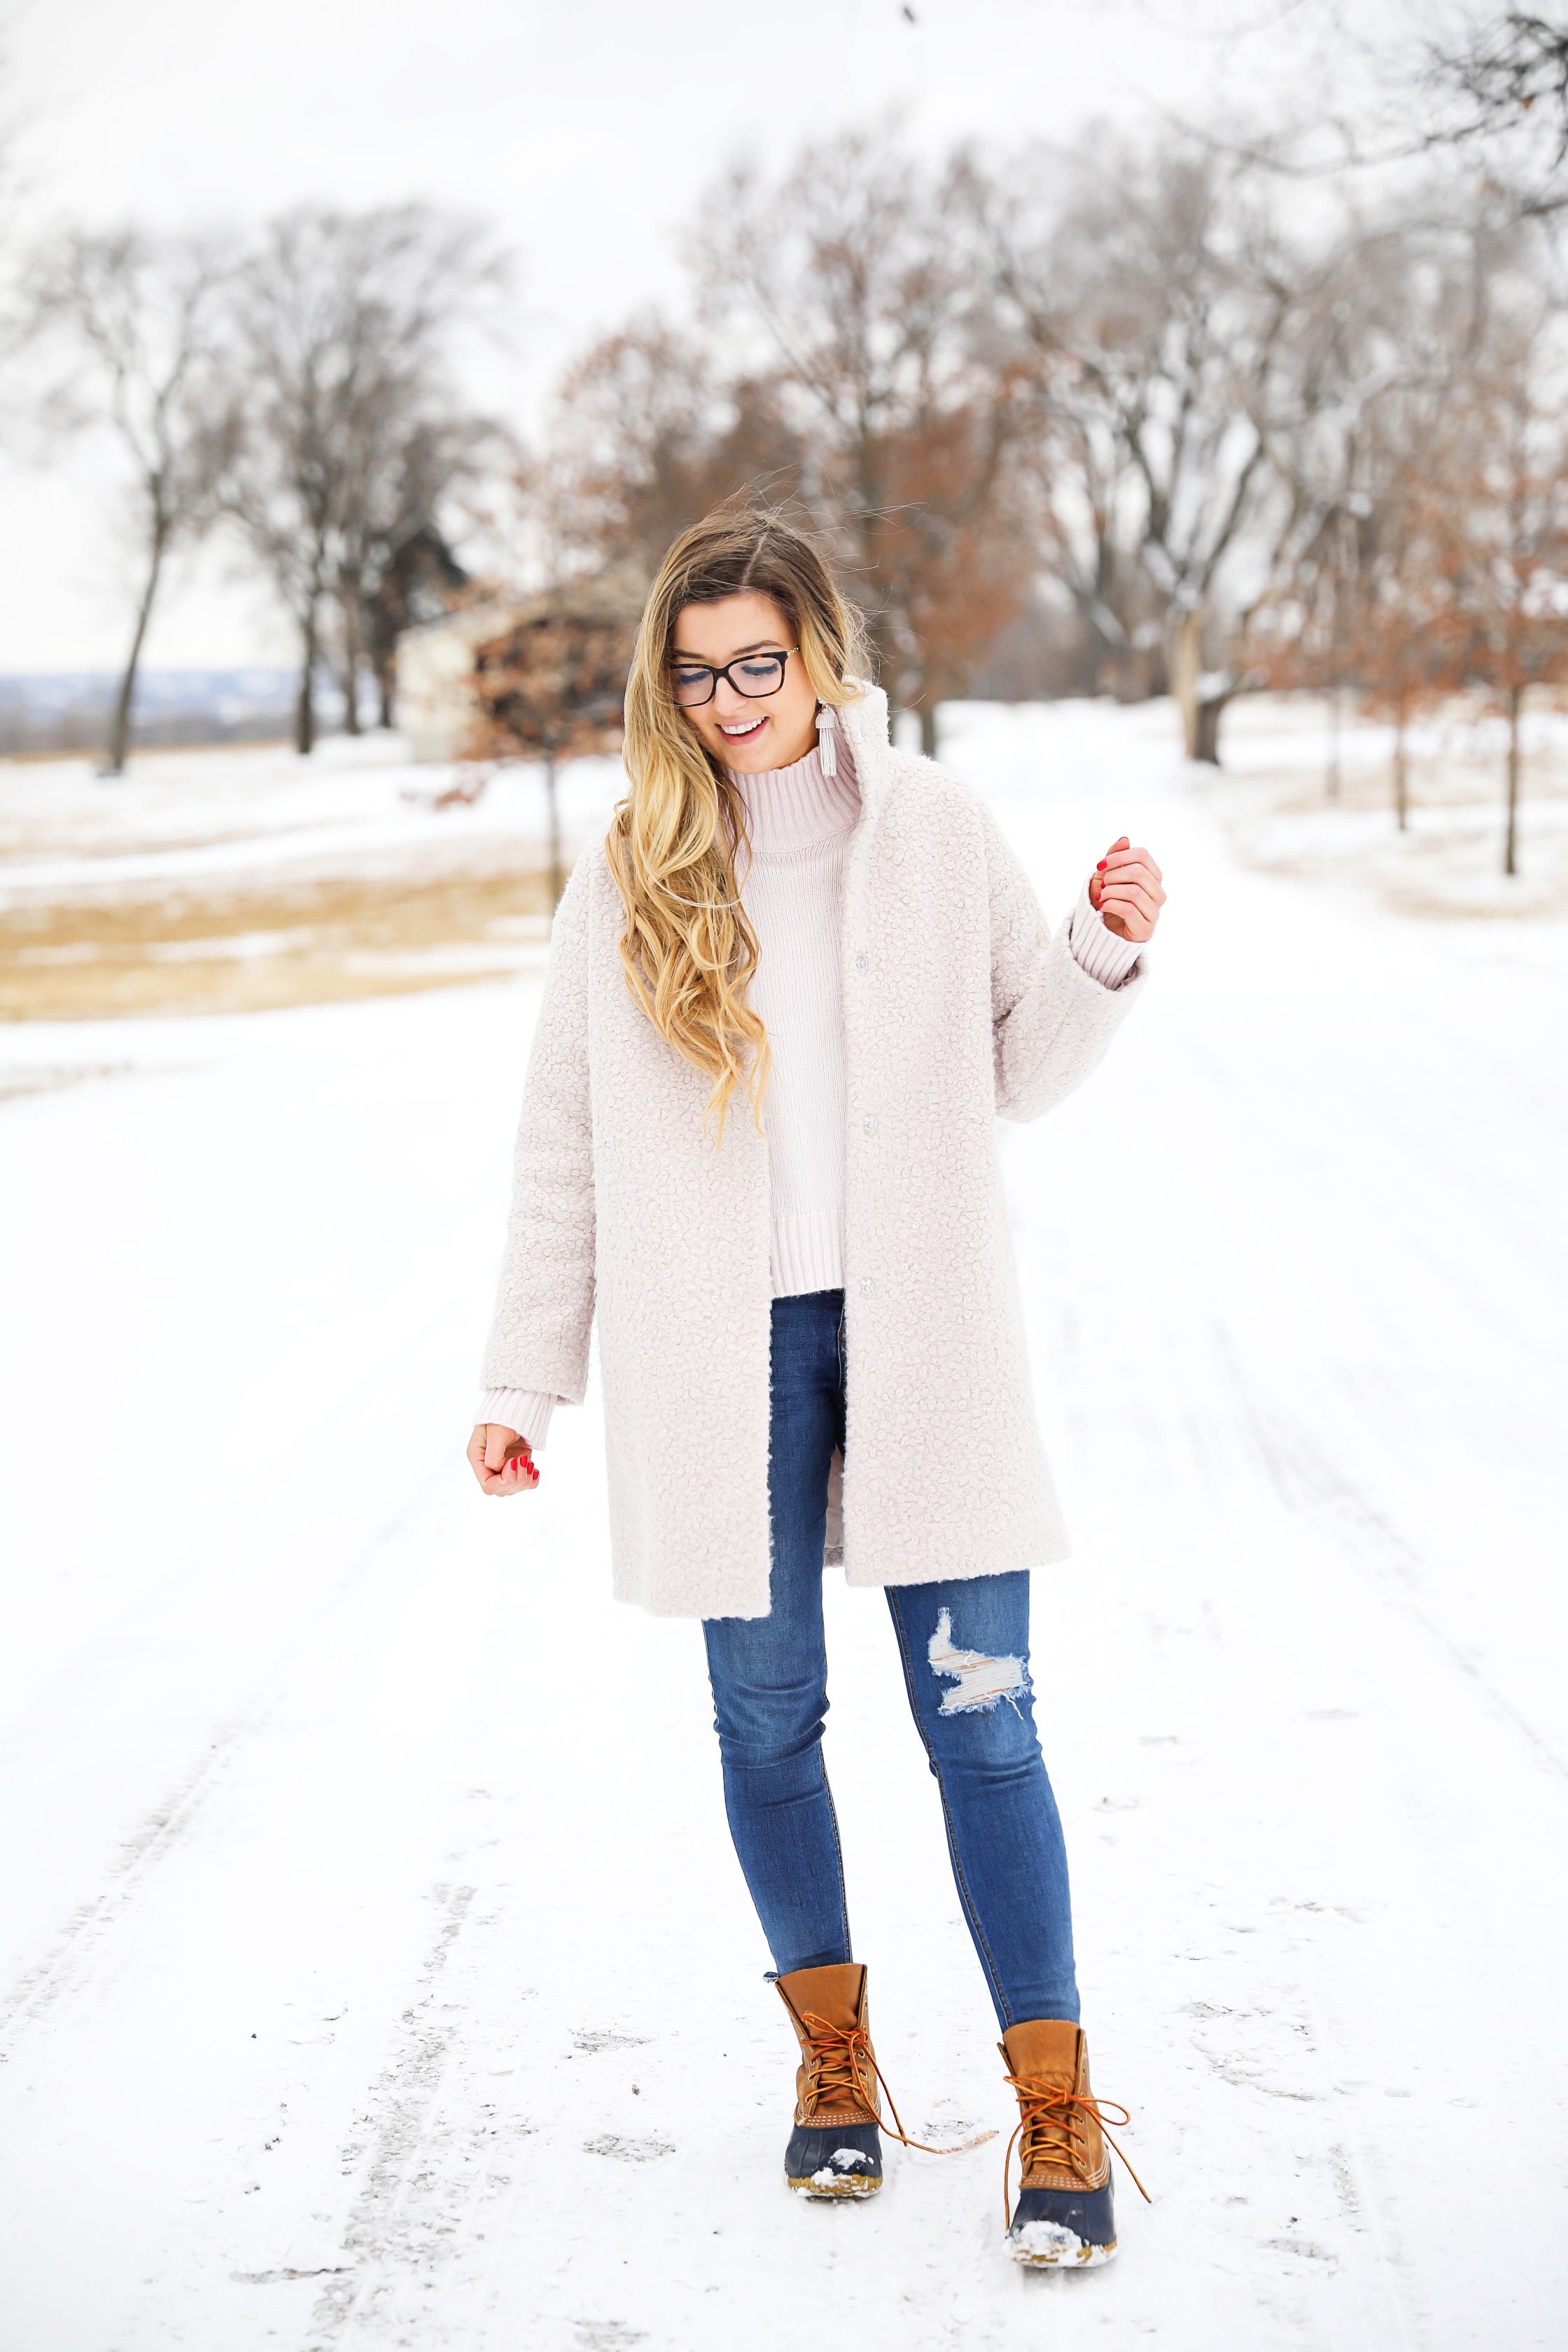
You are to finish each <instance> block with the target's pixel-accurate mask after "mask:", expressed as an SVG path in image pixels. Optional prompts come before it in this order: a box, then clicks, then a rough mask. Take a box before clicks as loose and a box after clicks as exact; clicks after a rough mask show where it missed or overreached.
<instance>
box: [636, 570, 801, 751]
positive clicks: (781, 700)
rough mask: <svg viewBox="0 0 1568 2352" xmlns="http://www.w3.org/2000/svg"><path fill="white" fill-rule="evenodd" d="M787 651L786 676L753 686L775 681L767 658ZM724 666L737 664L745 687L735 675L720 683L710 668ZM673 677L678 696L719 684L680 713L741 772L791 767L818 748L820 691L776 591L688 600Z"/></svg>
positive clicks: (680, 618)
mask: <svg viewBox="0 0 1568 2352" xmlns="http://www.w3.org/2000/svg"><path fill="white" fill-rule="evenodd" d="M781 654H782V655H784V656H786V658H785V661H784V677H783V681H782V683H780V684H779V685H777V686H775V687H773V690H772V692H770V693H766V694H748V693H746V692H745V691H744V690H743V689H744V688H748V687H752V686H756V685H765V684H767V683H768V680H769V677H770V673H769V670H768V667H767V663H768V658H769V656H775V657H776V656H779V655H781ZM721 669H731V671H732V673H733V677H734V678H736V679H739V681H740V685H739V687H737V686H736V685H735V684H734V683H733V682H732V680H731V678H728V677H721V678H720V679H718V681H717V684H716V685H715V684H714V681H713V678H712V677H711V676H710V675H704V674H703V673H705V672H707V673H711V672H713V671H716V670H721ZM670 684H671V689H672V691H673V692H674V694H675V695H676V697H677V698H678V699H680V698H681V697H682V696H683V695H684V694H685V693H691V694H693V695H696V694H704V693H706V692H707V690H708V688H709V687H710V685H713V687H714V691H713V695H712V698H711V700H710V701H707V702H701V703H698V702H691V703H685V702H682V709H681V715H682V717H683V718H684V719H686V720H687V722H688V724H689V726H690V727H691V728H692V730H694V732H695V733H696V734H698V735H699V736H700V738H701V740H702V741H703V743H704V744H705V745H706V746H707V748H708V749H709V751H711V752H713V753H714V755H715V756H716V758H717V759H718V760H719V761H721V764H722V765H723V766H724V767H726V768H729V769H731V770H732V771H733V772H734V773H735V774H736V775H740V776H755V775H760V774H761V773H762V772H763V770H765V769H769V768H788V767H792V766H793V765H794V763H795V761H796V760H804V759H805V755H806V753H807V752H808V751H814V750H815V749H816V694H815V692H814V691H813V689H812V685H811V681H810V679H809V678H808V677H806V674H805V666H804V664H803V663H802V661H801V657H800V647H799V646H798V644H797V643H796V641H795V632H794V630H793V629H792V628H791V627H790V625H789V622H788V619H787V618H786V617H785V615H784V613H783V612H781V611H780V609H779V607H778V605H776V604H774V603H773V598H772V597H771V596H758V595H755V594H753V593H750V592H748V593H746V594H745V595H743V596H725V597H722V598H721V600H720V602H719V603H718V604H683V605H682V606H681V608H680V611H679V613H678V614H677V615H676V621H675V635H674V638H673V641H672V644H671V648H670Z"/></svg>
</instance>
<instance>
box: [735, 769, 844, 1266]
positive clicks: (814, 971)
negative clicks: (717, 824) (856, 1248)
mask: <svg viewBox="0 0 1568 2352" xmlns="http://www.w3.org/2000/svg"><path fill="white" fill-rule="evenodd" d="M735 782H736V783H737V784H738V785H739V787H740V791H741V797H742V800H743V801H744V803H745V806H746V832H747V835H748V838H749V839H750V842H751V863H750V865H749V866H747V867H746V869H745V871H744V873H743V874H742V877H741V898H742V902H743V904H744V906H745V909H746V912H747V914H748V915H749V916H750V918H751V921H752V929H753V930H754V931H755V932H756V935H757V949H758V954H757V969H756V974H755V976H754V978H753V979H752V986H751V997H750V1001H751V1004H752V1010H753V1011H754V1012H755V1013H757V1014H758V1015H759V1017H760V1019H761V1021H762V1024H763V1028H764V1029H765V1030H766V1031H767V1033H768V1050H769V1052H770V1054H771V1055H772V1056H773V1071H772V1075H771V1076H770V1077H769V1080H768V1091H767V1095H766V1097H765V1098H764V1101H763V1126H764V1128H765V1129H766V1130H767V1138H768V1178H769V1182H770V1184H771V1186H772V1190H773V1297H775V1298H785V1297H789V1296H790V1295H791V1294H792V1293H794V1292H795V1291H803V1290H841V1289H842V1288H843V1286H844V1167H845V1139H844V1123H845V1118H846V1098H845V1077H844V975H843V973H842V971H840V969H839V932H840V910H841V908H842V906H843V900H844V853H845V851H846V850H847V847H848V845H849V837H850V835H851V834H853V832H854V830H855V827H856V824H857V823H858V820H859V815H860V795H859V793H858V790H857V789H856V784H855V779H854V775H853V773H852V772H851V770H850V767H849V762H848V761H847V759H846V758H845V756H844V753H843V751H842V750H840V751H839V752H838V760H837V773H836V774H834V775H831V776H828V775H825V774H824V773H823V770H822V760H821V757H820V754H819V753H817V752H816V751H808V752H807V753H806V756H805V759H804V760H797V761H795V765H794V767H792V768H775V769H773V770H772V771H771V772H768V773H766V774H764V775H760V776H737V777H736V779H735Z"/></svg>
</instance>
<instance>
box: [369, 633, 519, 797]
mask: <svg viewBox="0 0 1568 2352" xmlns="http://www.w3.org/2000/svg"><path fill="white" fill-rule="evenodd" d="M524 609H525V607H523V606H522V605H521V604H472V605H470V606H469V607H468V610H467V611H466V612H461V613H447V614H443V616H442V617H441V619H440V620H438V621H426V623H425V624H424V625H423V626H421V627H419V628H414V629H405V631H404V633H403V635H401V636H400V637H399V638H398V640H397V724H398V728H399V730H400V732H401V733H403V734H404V735H405V736H406V737H407V739H408V745H409V749H410V751H412V752H413V755H414V757H415V758H416V760H458V759H461V757H462V755H463V751H464V749H465V746H466V743H467V740H468V733H469V730H471V728H472V726H473V724H474V720H475V719H476V718H477V717H478V715H479V713H478V706H477V704H476V703H475V700H474V693H473V675H474V654H475V650H476V648H477V647H479V646H482V645H484V644H486V643H487V642H488V641H489V639H490V638H491V637H499V636H500V635H501V633H502V632H503V630H506V629H509V628H510V627H511V626H512V625H513V624H514V623H515V622H516V621H517V620H518V619H519V618H520V616H521V614H522V612H523V611H524Z"/></svg>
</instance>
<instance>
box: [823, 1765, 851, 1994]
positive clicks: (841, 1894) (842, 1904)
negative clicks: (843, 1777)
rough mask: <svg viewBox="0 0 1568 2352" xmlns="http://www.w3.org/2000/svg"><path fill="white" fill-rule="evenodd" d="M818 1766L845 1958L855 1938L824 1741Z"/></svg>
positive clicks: (841, 1841) (849, 1958) (842, 1843)
mask: <svg viewBox="0 0 1568 2352" xmlns="http://www.w3.org/2000/svg"><path fill="white" fill-rule="evenodd" d="M816 1767H817V1769H818V1771H819V1772H820V1773H821V1774H822V1793H823V1795H824V1796H825V1797H826V1800H827V1818H828V1820H829V1822H831V1823H832V1825H833V1857H834V1861H835V1863H836V1864H837V1869H838V1922H839V1925H840V1927H842V1928H843V1930H844V1945H843V1950H844V1958H845V1959H846V1960H852V1959H853V1958H854V1957H855V1944H854V1939H853V1938H852V1937H851V1936H850V1933H849V1889H848V1887H847V1885H846V1884H845V1880H844V1841H843V1839H842V1838H841V1837H840V1836H839V1834H838V1808H837V1805H836V1804H835V1803H834V1801H833V1784H832V1782H831V1781H830V1780H829V1779H828V1777H827V1759H826V1757H825V1756H824V1755H823V1752H822V1741H821V1739H820V1738H818V1740H817V1743H816Z"/></svg>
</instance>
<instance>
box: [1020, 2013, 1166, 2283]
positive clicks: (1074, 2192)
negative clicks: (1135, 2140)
mask: <svg viewBox="0 0 1568 2352" xmlns="http://www.w3.org/2000/svg"><path fill="white" fill-rule="evenodd" d="M997 2046H998V2048H999V2049H1000V2050H1001V2053H1002V2055H1003V2057H1004V2058H1005V2060H1006V2062H1007V2080H1008V2082H1009V2083H1010V2084H1012V2086H1013V2088H1014V2090H1015V2091H1016V2093H1017V2094H1018V2126H1017V2129H1016V2131H1015V2132H1014V2134H1013V2137H1012V2138H1011V2139H1010V2140H1009V2141H1008V2143H1007V2156H1006V2161H1005V2164H1004V2166H1003V2171H1002V2212H1003V2216H1004V2219H1005V2224H1006V2230H1007V2251H1008V2252H1009V2253H1010V2254H1011V2255H1012V2256H1013V2257H1014V2259H1015V2260H1016V2261H1017V2262H1020V2263H1036V2264H1045V2265H1048V2266H1053V2267H1056V2266H1061V2267H1071V2268H1074V2269H1079V2270H1092V2269H1094V2268H1095V2267H1096V2266H1097V2265H1098V2264H1100V2263H1108V2262H1110V2258H1111V2256H1112V2255H1113V2254H1114V2253H1115V2252H1116V2213H1115V2208H1114V2203H1113V2200H1112V2198H1111V2193H1110V2155H1109V2153H1108V2151H1107V2143H1108V2141H1109V2142H1110V2147H1115V2145H1116V2144H1115V2142H1114V2141H1113V2140H1110V2135H1109V2133H1108V2132H1107V2130H1106V2128H1105V2113H1104V2107H1103V2106H1102V2105H1101V2103H1100V2100H1098V2099H1097V2098H1096V2097H1095V2096H1094V2094H1093V2093H1092V2091H1091V2090H1090V2089H1089V2043H1088V2042H1086V2041H1085V2039H1084V2035H1083V2031H1082V2028H1081V2027H1079V2026H1077V2025H1074V2024H1072V2023H1070V2022H1069V2021H1068V2020H1067V2019H1065V2018H1055V2017H1037V2018H1035V2019H1034V2020H1033V2021H1031V2022H1030V2023H1028V2024H1026V2025H1014V2026H1010V2027H1009V2028H1008V2030H1007V2032H1006V2033H1005V2036H1004V2037H1003V2040H1002V2041H1001V2042H999V2043H998V2045H997ZM1106 2104H1107V2105H1110V2109H1111V2111H1112V2113H1113V2114H1114V2115H1115V2116H1116V2117H1117V2119H1118V2121H1119V2122H1120V2123H1122V2124H1125V2123H1126V2122H1127V2121H1128V2115H1127V2110H1126V2108H1125V2107H1119V2106H1117V2105H1116V2102H1115V2101H1114V2100H1110V2101H1108V2102H1107V2103H1106ZM1014 2147H1016V2148H1017V2150H1018V2164H1019V2169H1020V2173H1021V2176H1022V2177H1021V2179H1020V2180H1019V2184H1018V2202H1017V2204H1016V2206H1014V2207H1013V2209H1012V2210H1011V2211H1010V2212H1009V2211H1008V2188H1009V2185H1010V2179H1011V2166H1012V2160H1013V2150H1014ZM1116 2153H1117V2155H1118V2156H1119V2157H1121V2161H1122V2163H1123V2164H1126V2165H1127V2169H1128V2172H1129V2173H1130V2174H1131V2179H1132V2183H1133V2186H1134V2188H1135V2189H1137V2191H1138V2194H1139V2195H1140V2197H1142V2198H1143V2199H1144V2200H1145V2202H1147V2200H1148V2195H1149V2192H1148V2190H1147V2189H1145V2188H1144V2186H1143V2183H1142V2181H1141V2180H1140V2179H1139V2178H1138V2175H1137V2174H1136V2173H1135V2172H1133V2170H1132V2167H1131V2165H1130V2164H1127V2158H1125V2157H1124V2156H1121V2149H1120V2148H1119V2147H1118V2148H1117V2149H1116Z"/></svg>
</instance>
